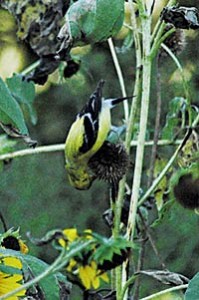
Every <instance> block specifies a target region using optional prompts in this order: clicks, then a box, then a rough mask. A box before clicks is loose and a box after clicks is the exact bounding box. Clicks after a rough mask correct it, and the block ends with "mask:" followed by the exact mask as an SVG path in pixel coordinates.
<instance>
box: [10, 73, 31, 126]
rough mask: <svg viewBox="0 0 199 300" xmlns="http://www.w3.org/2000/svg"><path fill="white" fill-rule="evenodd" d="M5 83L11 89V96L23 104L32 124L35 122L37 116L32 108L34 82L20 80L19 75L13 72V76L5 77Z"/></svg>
mask: <svg viewBox="0 0 199 300" xmlns="http://www.w3.org/2000/svg"><path fill="white" fill-rule="evenodd" d="M6 83H7V86H8V88H9V89H10V91H11V94H12V96H13V97H14V98H15V99H16V100H17V102H18V103H19V104H25V105H26V106H27V108H28V112H29V114H30V117H31V121H32V123H33V124H36V121H37V118H36V113H35V110H34V108H33V102H34V99H35V85H34V83H33V82H32V81H31V82H27V81H25V80H22V77H21V76H20V75H17V74H14V75H13V77H11V78H7V79H6Z"/></svg>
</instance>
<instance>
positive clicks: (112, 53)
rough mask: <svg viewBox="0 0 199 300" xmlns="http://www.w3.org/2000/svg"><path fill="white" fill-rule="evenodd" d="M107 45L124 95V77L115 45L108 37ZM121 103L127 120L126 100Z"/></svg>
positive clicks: (127, 108)
mask: <svg viewBox="0 0 199 300" xmlns="http://www.w3.org/2000/svg"><path fill="white" fill-rule="evenodd" d="M108 45H109V48H110V51H111V55H112V58H113V62H114V66H115V69H116V72H117V76H118V79H119V83H120V87H121V91H122V96H123V97H126V96H127V94H126V88H125V84H124V77H123V74H122V70H121V67H120V64H119V61H118V58H117V55H116V52H115V47H114V44H113V40H112V38H109V39H108ZM123 104H124V116H125V120H126V121H127V120H128V116H129V107H128V101H127V100H125V101H124V102H123Z"/></svg>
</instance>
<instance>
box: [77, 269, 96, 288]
mask: <svg viewBox="0 0 199 300" xmlns="http://www.w3.org/2000/svg"><path fill="white" fill-rule="evenodd" d="M95 277H96V270H95V268H93V267H92V266H89V265H87V266H82V267H80V268H79V278H80V279H81V281H82V284H83V285H84V286H85V288H86V289H90V288H91V285H92V282H93V280H95Z"/></svg>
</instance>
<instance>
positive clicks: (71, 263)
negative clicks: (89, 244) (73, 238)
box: [66, 258, 77, 272]
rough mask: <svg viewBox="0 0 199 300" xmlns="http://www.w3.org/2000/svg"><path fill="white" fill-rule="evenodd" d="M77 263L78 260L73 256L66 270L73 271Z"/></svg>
mask: <svg viewBox="0 0 199 300" xmlns="http://www.w3.org/2000/svg"><path fill="white" fill-rule="evenodd" d="M76 264H77V262H76V260H74V259H73V258H71V260H70V262H69V265H68V266H67V268H66V270H67V271H68V272H72V271H73V268H74V267H75V265H76Z"/></svg>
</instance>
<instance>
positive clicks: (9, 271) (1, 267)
mask: <svg viewBox="0 0 199 300" xmlns="http://www.w3.org/2000/svg"><path fill="white" fill-rule="evenodd" d="M0 271H1V272H3V273H6V274H12V275H14V274H20V275H21V274H22V273H21V270H20V269H17V268H14V267H11V266H6V265H3V264H0Z"/></svg>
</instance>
